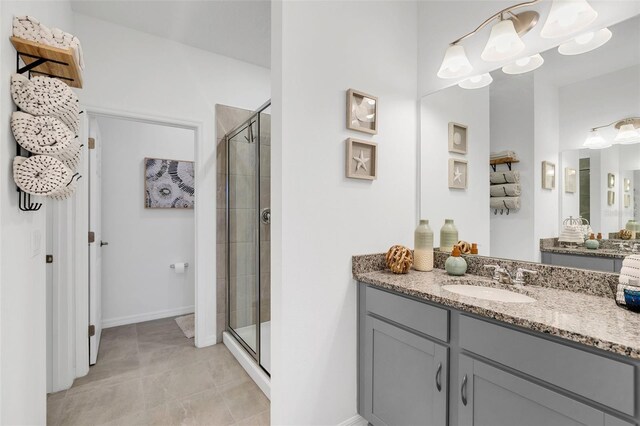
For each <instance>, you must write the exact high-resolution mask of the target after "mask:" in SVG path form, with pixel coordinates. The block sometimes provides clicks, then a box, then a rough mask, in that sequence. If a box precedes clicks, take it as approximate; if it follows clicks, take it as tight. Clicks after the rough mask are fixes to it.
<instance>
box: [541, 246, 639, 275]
mask: <svg viewBox="0 0 640 426" xmlns="http://www.w3.org/2000/svg"><path fill="white" fill-rule="evenodd" d="M620 244H622V245H623V246H625V248H620V247H619V245H620ZM633 247H637V243H635V241H634V242H632V243H629V241H624V240H603V241H602V242H601V248H598V249H595V250H590V249H588V248H586V247H582V246H580V247H562V246H560V244H559V243H558V239H557V238H543V239H541V240H540V260H541V262H542V263H543V264H545V265H555V266H566V267H569V268H580V269H588V270H592V271H602V272H614V273H616V274H619V273H620V269H622V261H623V260H624V258H625V257H627V256H628V255H630V254H639V252H638V251H637V249H636V250H634V249H633Z"/></svg>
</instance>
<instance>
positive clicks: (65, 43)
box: [13, 16, 84, 69]
mask: <svg viewBox="0 0 640 426" xmlns="http://www.w3.org/2000/svg"><path fill="white" fill-rule="evenodd" d="M13 35H14V36H15V37H19V38H23V39H25V40H29V41H33V42H36V43H41V44H46V45H48V46H53V47H58V48H61V49H72V50H73V56H74V57H75V59H76V63H77V64H78V66H79V67H80V69H84V55H83V53H82V46H81V44H80V40H79V39H78V37H76V36H74V35H72V34H69V33H67V32H64V31H62V30H61V29H59V28H48V27H47V26H46V25H44V24H42V23H41V22H40V21H38V20H37V19H36V18H34V17H33V16H15V17H14V18H13Z"/></svg>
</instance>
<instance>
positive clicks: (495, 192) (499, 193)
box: [489, 183, 520, 197]
mask: <svg viewBox="0 0 640 426" xmlns="http://www.w3.org/2000/svg"><path fill="white" fill-rule="evenodd" d="M489 193H490V194H491V196H492V197H517V196H518V195H520V184H519V183H507V184H504V185H491V186H490V187H489Z"/></svg>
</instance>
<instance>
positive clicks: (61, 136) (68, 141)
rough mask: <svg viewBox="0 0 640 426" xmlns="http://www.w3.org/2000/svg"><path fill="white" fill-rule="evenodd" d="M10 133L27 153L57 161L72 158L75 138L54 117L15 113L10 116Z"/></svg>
mask: <svg viewBox="0 0 640 426" xmlns="http://www.w3.org/2000/svg"><path fill="white" fill-rule="evenodd" d="M11 131H12V132H13V136H14V138H15V139H16V142H18V143H19V144H20V146H22V147H23V148H24V149H26V150H27V151H29V152H32V153H34V154H46V155H51V156H52V157H56V158H58V159H59V160H64V159H67V158H72V157H73V154H74V153H73V152H72V151H73V150H72V149H71V148H72V143H73V142H74V140H75V139H77V136H75V135H74V134H73V132H72V131H71V130H69V128H68V127H67V126H66V125H65V124H64V123H63V122H62V121H60V119H58V118H56V117H51V116H46V115H43V116H40V117H36V116H33V115H31V114H27V113H26V112H21V111H15V112H13V113H12V114H11Z"/></svg>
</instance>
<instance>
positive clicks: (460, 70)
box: [438, 44, 473, 78]
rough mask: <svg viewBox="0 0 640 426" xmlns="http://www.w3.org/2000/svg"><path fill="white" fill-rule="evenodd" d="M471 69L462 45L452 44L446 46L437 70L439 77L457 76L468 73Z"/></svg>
mask: <svg viewBox="0 0 640 426" xmlns="http://www.w3.org/2000/svg"><path fill="white" fill-rule="evenodd" d="M472 70H473V67H472V66H471V63H470V62H469V59H468V58H467V54H466V53H465V51H464V47H462V46H460V45H457V44H452V45H451V46H449V47H448V48H447V51H446V52H445V54H444V59H443V60H442V65H440V70H439V71H438V77H440V78H457V77H464V76H465V75H468V74H469V73H470V72H471V71H472Z"/></svg>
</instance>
